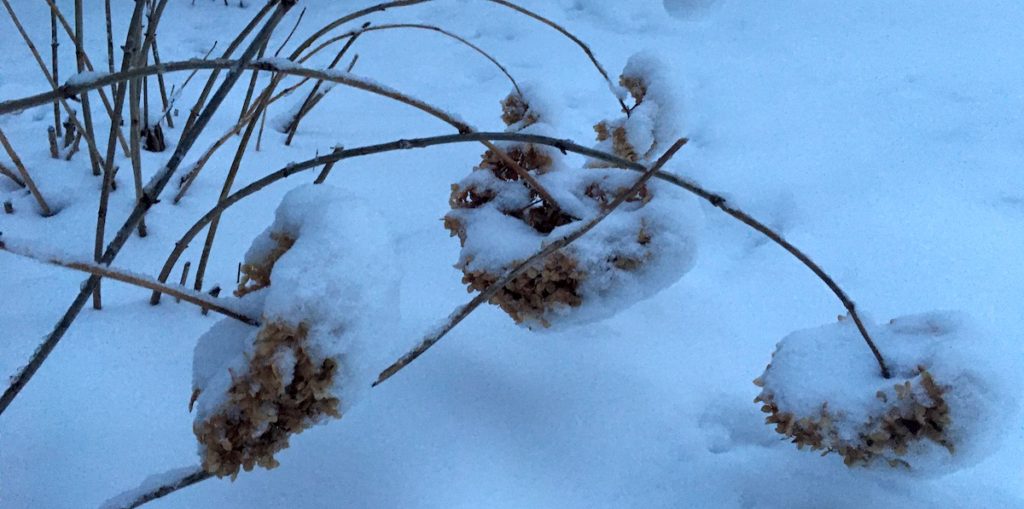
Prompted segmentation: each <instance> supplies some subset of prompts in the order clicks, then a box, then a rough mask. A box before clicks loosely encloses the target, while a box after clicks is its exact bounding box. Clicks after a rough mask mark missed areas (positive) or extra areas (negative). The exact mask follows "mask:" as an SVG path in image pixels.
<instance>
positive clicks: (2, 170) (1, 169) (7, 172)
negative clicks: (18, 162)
mask: <svg viewBox="0 0 1024 509" xmlns="http://www.w3.org/2000/svg"><path fill="white" fill-rule="evenodd" d="M0 175H3V176H5V177H7V178H9V179H11V180H12V181H13V182H14V183H15V184H18V187H25V181H23V180H21V178H20V177H18V176H17V175H15V174H14V172H13V171H11V169H10V168H8V167H6V166H4V164H3V163H0Z"/></svg>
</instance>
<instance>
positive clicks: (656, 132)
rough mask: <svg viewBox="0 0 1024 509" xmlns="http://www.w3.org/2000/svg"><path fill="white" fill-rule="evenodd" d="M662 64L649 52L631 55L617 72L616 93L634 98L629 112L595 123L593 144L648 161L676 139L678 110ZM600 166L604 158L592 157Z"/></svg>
mask: <svg viewBox="0 0 1024 509" xmlns="http://www.w3.org/2000/svg"><path fill="white" fill-rule="evenodd" d="M667 74H668V73H667V72H666V71H665V67H664V65H663V64H661V62H660V61H659V60H658V58H657V57H656V56H654V55H653V54H649V53H638V54H636V55H633V56H632V57H631V58H630V59H629V61H628V62H626V67H625V69H623V71H622V74H621V75H620V76H619V86H620V87H621V88H619V89H618V90H615V92H616V94H617V95H618V96H619V97H620V98H622V99H625V98H626V95H627V94H628V95H629V96H630V97H632V98H633V105H632V106H629V112H628V115H626V116H623V117H620V118H616V119H611V120H602V121H600V122H598V123H597V124H596V125H594V132H596V133H597V141H598V144H597V145H596V146H595V147H594V148H596V149H598V150H601V151H604V152H610V153H612V154H615V155H617V156H619V157H622V158H624V159H628V160H630V161H634V162H636V161H649V160H651V159H653V158H655V157H656V156H657V155H658V152H660V151H661V150H664V149H665V148H666V147H668V146H669V145H670V144H672V142H674V141H675V138H676V136H678V133H679V129H680V128H679V118H680V116H681V112H680V111H679V107H678V102H677V101H676V99H675V92H674V91H673V90H672V88H671V87H672V82H671V80H670V78H669V77H668V75H667ZM590 165H591V166H594V167H603V166H607V163H605V162H603V161H591V163H590Z"/></svg>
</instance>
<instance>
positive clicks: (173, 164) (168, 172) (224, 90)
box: [0, 0, 294, 415]
mask: <svg viewBox="0 0 1024 509" xmlns="http://www.w3.org/2000/svg"><path fill="white" fill-rule="evenodd" d="M293 5H294V2H293V1H290V0H286V1H284V2H281V3H279V4H278V6H277V8H276V9H275V11H274V13H273V14H272V15H271V17H270V19H269V20H268V21H267V22H266V24H265V25H264V26H263V28H262V29H261V30H260V32H259V33H258V34H257V35H256V36H255V37H254V39H253V42H252V43H250V45H249V47H248V48H246V50H245V52H243V54H242V56H241V57H240V59H239V60H238V61H237V62H236V63H235V65H233V66H231V68H230V70H229V72H228V75H227V76H226V77H225V78H224V81H223V83H221V85H220V87H219V88H218V89H217V91H216V92H215V93H214V94H213V97H211V98H210V101H209V104H207V106H206V108H205V109H204V110H203V112H202V113H201V114H200V115H199V116H197V117H196V121H195V123H194V125H193V126H192V128H191V129H189V130H188V131H186V133H185V136H183V140H182V142H181V143H179V144H178V146H177V148H175V150H174V153H173V154H172V155H171V157H170V159H169V160H168V161H167V164H166V165H165V167H164V168H162V169H161V170H159V171H158V172H157V173H156V175H154V176H153V178H152V179H151V180H150V182H149V184H147V185H146V188H145V189H144V192H143V199H142V200H140V201H139V202H138V203H137V204H136V205H135V208H134V209H133V210H132V212H131V213H130V214H129V216H128V218H127V219H126V220H125V222H124V224H123V225H122V226H121V228H120V230H118V232H117V234H116V235H115V236H114V238H113V240H111V241H110V244H108V245H107V249H106V251H105V252H104V254H103V257H102V258H101V259H100V261H99V263H100V264H110V262H112V261H113V260H114V258H115V257H117V254H118V253H119V252H120V251H121V248H122V247H124V244H125V243H126V242H127V241H128V239H129V238H131V235H132V230H134V229H135V227H136V226H137V225H138V224H139V221H141V220H142V217H143V215H145V213H146V211H147V210H149V208H150V207H152V206H153V205H154V204H156V203H157V201H158V200H159V198H160V194H161V192H162V191H163V190H164V188H165V187H166V186H167V183H168V182H169V181H170V180H171V177H172V176H173V175H174V172H175V170H177V169H178V166H179V165H180V164H181V161H182V159H183V158H184V157H185V155H186V154H187V153H188V151H189V149H191V148H192V145H194V144H195V141H196V139H197V138H198V137H199V134H200V133H202V131H203V129H204V128H206V125H207V124H208V123H209V121H210V118H211V117H213V115H214V113H215V112H216V111H217V108H218V107H220V104H221V103H222V102H223V101H224V98H225V97H227V94H228V92H229V91H230V90H231V88H232V87H233V86H234V85H235V83H236V82H237V81H238V78H239V77H240V76H241V74H242V72H243V70H244V69H245V68H246V64H247V63H248V62H249V61H250V60H251V59H252V58H253V56H255V54H256V50H257V48H259V46H260V45H261V44H263V43H264V42H265V41H266V40H267V39H268V38H269V37H270V35H271V33H272V32H273V30H274V28H275V27H276V26H277V24H278V23H279V22H280V21H281V17H282V16H284V14H285V13H287V12H288V10H289V9H291V7H292V6H293ZM99 281H100V276H95V275H94V276H91V277H90V278H89V279H88V280H86V281H85V282H84V283H83V285H82V289H81V291H79V293H78V296H77V297H75V300H74V301H73V302H72V303H71V305H70V306H69V307H68V310H67V311H66V312H65V313H64V315H63V316H62V317H61V319H60V320H59V321H58V322H57V323H56V324H55V325H54V328H53V331H52V332H50V334H49V335H48V336H47V337H46V339H45V340H44V341H43V342H42V343H41V344H40V345H39V347H37V348H36V350H35V352H33V354H32V357H31V358H30V359H29V360H28V362H27V363H26V364H25V365H24V367H22V368H21V369H20V370H18V372H17V373H16V374H15V375H14V376H13V377H12V378H11V383H10V385H9V386H8V387H7V389H6V390H5V391H4V393H3V395H2V396H0V415H2V414H3V412H4V411H6V410H7V407H8V406H10V404H11V402H12V401H14V399H15V398H16V397H17V396H18V394H19V393H20V392H21V390H22V389H24V387H25V385H26V384H28V382H29V380H31V379H32V376H33V375H34V374H35V373H36V371H38V370H39V367H40V366H42V365H43V363H44V362H45V361H46V358H47V357H48V356H49V355H50V353H51V352H52V351H53V349H54V348H56V346H57V344H58V343H59V342H60V339H61V338H62V337H63V336H64V334H65V333H66V332H67V330H68V328H69V327H71V324H72V323H73V322H74V320H75V318H76V317H77V316H78V314H79V313H80V312H81V311H82V308H83V307H84V306H85V303H86V301H87V300H88V299H89V295H90V294H92V292H93V289H94V288H95V287H96V285H97V283H99Z"/></svg>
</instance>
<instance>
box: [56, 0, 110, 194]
mask: <svg viewBox="0 0 1024 509" xmlns="http://www.w3.org/2000/svg"><path fill="white" fill-rule="evenodd" d="M57 14H58V11H56V10H54V9H51V10H50V16H52V17H53V18H54V19H56V17H57ZM84 38H85V23H84V22H83V21H82V0H75V68H76V69H77V71H78V72H82V71H84V70H85V69H86V66H85V43H84V42H83V41H84ZM53 81H54V82H58V80H57V73H56V72H54V73H53ZM100 90H101V91H102V89H100ZM81 101H82V121H83V122H85V136H88V137H89V138H90V139H93V140H95V139H96V129H95V127H94V125H93V121H92V106H91V105H90V102H89V94H88V93H84V94H82V97H81ZM118 133H120V130H118ZM98 155H99V154H94V153H93V152H91V151H90V152H89V163H90V164H91V165H92V174H93V175H96V176H98V175H99V174H100V168H102V164H103V161H101V160H100V159H99V157H97V156H98Z"/></svg>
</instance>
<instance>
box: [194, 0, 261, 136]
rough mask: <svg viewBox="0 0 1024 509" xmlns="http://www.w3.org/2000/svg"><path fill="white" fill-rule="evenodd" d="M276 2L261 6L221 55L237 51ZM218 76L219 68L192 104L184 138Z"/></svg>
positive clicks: (223, 56) (222, 56)
mask: <svg viewBox="0 0 1024 509" xmlns="http://www.w3.org/2000/svg"><path fill="white" fill-rule="evenodd" d="M276 3H277V1H276V0H268V1H267V3H266V4H264V5H263V8H261V9H260V10H259V12H257V13H256V15H255V16H253V17H252V19H251V20H249V23H248V24H246V25H245V28H242V31H241V32H238V35H236V36H235V38H234V39H233V40H232V41H231V43H230V44H228V47H227V48H225V49H224V53H223V54H222V55H221V58H228V57H230V56H231V54H232V53H234V52H235V49H237V48H238V46H239V45H241V44H242V41H244V40H245V38H246V37H248V36H249V33H250V32H252V31H253V29H255V28H256V26H257V25H258V24H259V22H260V20H262V19H263V17H264V16H266V15H267V13H268V12H270V9H271V8H273V7H274V4H276ZM218 76H220V70H219V69H217V70H214V71H213V72H212V73H210V76H209V77H208V78H207V79H206V85H204V86H203V90H202V92H200V93H199V98H198V99H196V102H195V104H194V105H192V109H191V110H189V113H188V120H186V121H185V127H184V128H182V130H181V137H182V138H184V137H185V133H187V132H188V131H189V129H191V128H192V123H193V122H195V120H196V118H197V117H198V116H199V113H200V112H201V111H202V108H203V105H204V104H205V103H206V97H207V96H208V95H210V92H211V91H212V90H213V86H214V85H215V84H216V83H217V77H218ZM178 143H179V144H180V143H181V142H180V141H179V142H178Z"/></svg>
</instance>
